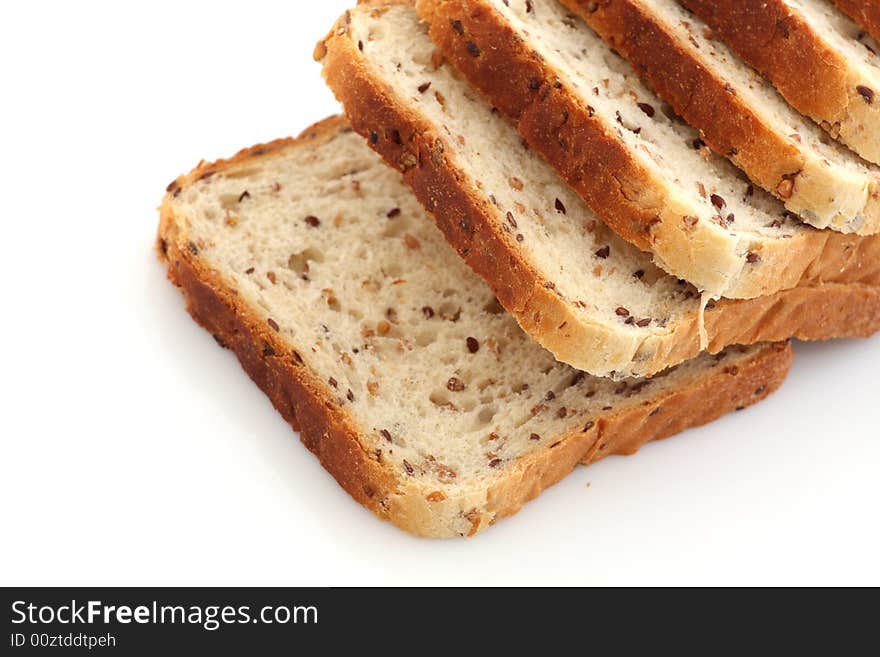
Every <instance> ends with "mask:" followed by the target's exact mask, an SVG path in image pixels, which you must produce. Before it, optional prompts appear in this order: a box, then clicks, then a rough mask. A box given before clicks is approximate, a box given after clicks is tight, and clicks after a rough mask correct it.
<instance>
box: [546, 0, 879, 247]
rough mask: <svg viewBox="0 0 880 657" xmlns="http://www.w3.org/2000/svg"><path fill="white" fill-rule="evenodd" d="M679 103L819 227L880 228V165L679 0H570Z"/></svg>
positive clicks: (678, 108) (715, 144) (710, 137)
mask: <svg viewBox="0 0 880 657" xmlns="http://www.w3.org/2000/svg"><path fill="white" fill-rule="evenodd" d="M563 4H565V5H566V6H567V7H568V8H569V9H570V10H571V11H572V12H574V13H575V14H577V15H578V16H579V17H580V18H582V19H583V20H584V21H585V22H586V23H587V24H588V25H589V26H590V27H592V28H593V29H594V30H595V31H596V32H597V33H598V34H599V35H600V36H601V37H602V38H603V39H604V40H605V41H606V42H607V43H608V44H609V45H610V46H611V47H612V48H614V50H615V51H616V52H618V53H620V54H621V55H623V56H624V57H626V58H627V59H628V60H629V61H630V63H631V64H632V65H633V67H634V68H635V70H636V71H638V72H639V73H640V74H641V75H642V77H643V78H645V79H646V80H647V82H648V83H649V84H650V85H651V87H652V88H653V89H654V90H655V91H657V93H658V94H659V95H660V96H661V97H662V98H663V100H665V101H667V102H668V103H669V104H670V105H671V108H672V110H674V112H675V113H677V114H678V115H681V116H682V117H683V118H684V119H685V120H686V121H687V122H688V123H690V124H691V125H693V126H694V127H695V128H697V129H699V131H700V136H701V138H702V139H703V140H704V141H705V142H706V143H707V144H708V145H709V146H710V147H711V148H712V149H713V150H714V151H715V152H716V153H719V154H721V155H726V156H727V157H729V158H730V160H731V161H732V162H733V163H734V164H736V165H737V166H738V167H739V168H740V169H742V170H743V171H744V172H745V173H746V174H747V175H748V176H749V178H750V179H751V180H752V182H754V183H755V184H757V185H759V186H760V187H762V188H763V189H766V190H767V191H769V192H771V193H772V194H773V195H774V196H776V197H777V198H778V199H780V200H781V201H782V202H783V203H784V205H785V207H786V208H787V209H788V210H790V211H791V212H794V213H795V214H797V215H799V216H800V218H801V219H802V220H804V221H805V222H807V223H809V224H810V225H812V226H815V227H816V228H832V229H834V230H838V231H841V232H845V233H853V232H854V233H858V234H862V235H868V234H873V233H877V232H880V167H877V166H876V165H871V164H869V163H867V162H865V161H864V160H862V159H861V158H860V157H858V156H857V155H855V154H854V153H853V152H852V151H850V150H849V149H848V148H846V147H844V146H842V145H840V144H838V143H837V142H835V141H833V140H832V139H831V138H830V136H829V135H828V134H827V133H826V132H824V131H823V130H822V129H821V128H819V126H817V125H816V124H815V123H814V122H813V121H811V120H810V119H807V118H806V117H804V116H803V115H801V114H799V113H798V112H796V111H795V110H793V109H792V108H791V106H789V105H788V103H786V102H785V99H784V98H782V96H780V95H779V93H778V92H777V91H776V90H775V89H774V88H773V86H772V85H771V84H770V83H769V82H767V80H765V79H764V78H763V77H762V76H761V75H759V74H758V73H757V72H756V71H755V70H754V69H752V68H751V67H750V66H748V65H747V64H745V63H744V62H743V61H742V60H741V59H739V58H738V57H737V56H736V55H735V54H734V53H733V52H732V51H731V50H730V49H729V48H727V46H725V45H724V44H723V43H722V42H721V41H720V40H718V39H715V38H713V36H712V34H711V30H709V29H708V27H707V25H706V24H705V23H703V22H702V21H701V20H700V19H699V18H698V17H696V16H694V15H693V14H692V13H690V12H688V11H687V10H686V9H684V8H683V7H682V6H681V5H680V4H679V3H678V2H676V0H615V1H614V2H610V3H606V2H598V3H597V2H593V1H592V0H563Z"/></svg>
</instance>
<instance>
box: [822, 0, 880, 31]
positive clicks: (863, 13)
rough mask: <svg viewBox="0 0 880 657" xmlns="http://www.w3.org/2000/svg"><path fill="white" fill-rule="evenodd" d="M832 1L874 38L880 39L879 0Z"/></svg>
mask: <svg viewBox="0 0 880 657" xmlns="http://www.w3.org/2000/svg"><path fill="white" fill-rule="evenodd" d="M833 2H834V4H836V5H837V6H838V7H839V8H840V9H841V10H843V11H844V12H846V13H847V14H848V15H849V17H850V18H852V19H853V20H854V21H856V22H857V23H859V24H860V25H861V26H862V27H863V28H865V29H866V30H867V31H868V33H869V34H870V35H871V36H872V37H874V39H880V2H877V0H833Z"/></svg>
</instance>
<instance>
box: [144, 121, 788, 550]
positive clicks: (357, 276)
mask: <svg viewBox="0 0 880 657" xmlns="http://www.w3.org/2000/svg"><path fill="white" fill-rule="evenodd" d="M158 250H159V253H160V256H161V257H162V259H163V260H164V261H165V262H166V263H167V266H168V274H169V277H170V278H171V280H172V281H173V282H174V283H176V284H177V285H178V286H180V288H181V289H182V291H183V293H184V296H185V297H186V300H187V305H188V308H189V311H190V313H191V314H192V315H193V317H194V318H195V319H196V321H198V322H199V323H200V324H201V325H202V326H204V327H205V328H206V329H207V330H208V331H210V332H211V333H212V334H213V335H214V337H215V338H216V340H217V342H218V343H220V344H221V345H222V346H226V347H229V348H230V349H232V350H233V351H234V352H235V353H236V354H237V355H238V358H239V360H240V361H241V364H242V366H243V367H244V369H245V370H246V371H247V373H248V374H249V375H250V376H251V377H252V378H253V379H254V381H255V382H256V383H257V384H258V385H259V386H260V387H261V388H262V389H263V390H264V391H265V393H266V394H267V395H268V396H269V397H270V398H271V400H272V402H273V403H274V405H275V406H276V408H277V409H278V411H279V412H280V413H281V414H282V415H283V416H284V417H285V419H286V420H287V421H288V422H290V423H291V424H292V425H293V426H294V428H295V429H297V430H300V431H301V437H302V440H303V442H304V443H305V445H306V446H307V447H308V448H309V449H310V450H312V451H313V452H314V453H315V454H316V455H317V456H318V458H319V459H320V461H321V463H322V464H323V465H324V467H325V468H327V470H328V471H329V472H330V473H331V474H332V475H333V476H334V477H335V478H336V479H337V481H338V482H339V483H340V485H341V486H342V487H343V488H344V489H345V490H346V491H348V493H350V494H351V495H352V497H354V498H355V499H356V500H357V501H358V502H360V503H361V504H363V505H365V506H366V507H368V508H369V509H371V510H372V511H374V512H375V513H376V514H378V515H379V516H380V517H382V518H385V519H388V520H390V521H392V522H394V523H395V524H396V525H398V526H400V527H402V528H403V529H405V530H407V531H410V532H413V533H415V534H418V535H422V536H456V535H467V536H471V535H473V534H475V533H477V532H479V531H482V530H484V529H486V528H487V527H488V526H489V525H491V524H492V523H494V522H495V521H497V520H499V519H500V518H503V517H505V516H507V515H510V514H512V513H515V512H516V511H517V510H518V509H519V508H520V507H521V506H522V505H523V504H524V503H525V502H526V501H528V500H530V499H532V498H534V497H535V496H537V495H538V494H539V493H540V492H541V490H542V489H543V488H546V487H547V486H550V485H551V484H553V483H555V482H556V481H558V480H559V479H561V478H562V477H564V476H565V475H566V474H568V473H569V472H570V471H571V470H572V469H573V468H574V467H575V466H576V465H577V464H578V463H590V462H593V461H595V460H597V459H599V458H601V457H603V456H606V455H609V454H630V453H633V452H634V451H636V450H637V449H638V447H639V446H640V445H642V444H643V443H645V442H646V441H649V440H654V439H658V438H663V437H665V436H668V435H671V434H673V433H676V432H678V431H681V430H683V429H685V428H686V427H689V426H694V425H697V424H701V423H703V422H707V421H709V420H712V419H713V418H716V417H718V416H720V415H722V414H723V413H726V412H728V411H730V410H733V409H735V408H741V407H744V406H747V405H749V404H752V403H753V402H756V401H758V400H760V399H762V398H764V397H765V396H766V395H768V394H769V393H770V392H772V391H773V390H774V389H775V388H776V387H777V386H778V385H779V384H780V383H781V382H782V380H783V378H784V376H785V374H786V371H787V369H788V366H789V363H790V359H791V351H790V348H789V347H788V346H786V345H785V344H779V345H771V346H767V345H762V346H756V347H751V348H732V349H730V350H728V351H725V352H723V353H722V354H719V355H718V356H703V357H701V358H699V359H697V360H695V361H692V362H689V363H687V364H685V365H683V366H681V367H679V368H676V369H674V370H671V371H669V372H667V373H664V374H663V375H662V376H658V377H655V378H654V379H651V380H632V381H627V382H614V381H611V380H609V379H598V378H594V377H590V376H587V375H585V374H583V373H580V372H577V371H575V370H573V369H571V368H569V367H567V366H564V365H561V364H558V363H557V362H555V361H554V359H553V358H552V356H551V355H550V354H549V353H548V352H546V351H544V350H543V349H541V348H540V347H538V346H537V345H535V344H534V343H533V342H532V341H531V340H530V339H529V338H528V337H527V336H526V335H525V334H524V333H523V332H522V331H521V330H520V329H519V328H518V327H517V325H516V322H515V321H514V320H513V319H512V318H511V317H509V316H508V315H506V314H505V313H504V312H503V311H502V310H501V308H500V307H499V306H498V304H497V303H496V301H495V298H494V296H493V295H492V292H491V291H490V290H489V288H488V287H487V286H486V285H485V284H484V283H483V282H482V281H481V280H480V279H479V278H478V277H476V276H474V275H473V274H472V273H471V272H470V271H469V270H468V268H467V267H466V266H465V264H464V263H463V262H462V261H461V260H460V259H459V258H458V256H457V255H456V254H455V252H454V251H453V250H452V249H451V248H450V247H449V246H448V245H447V244H446V242H445V241H444V239H443V237H442V235H441V234H440V232H439V231H438V230H437V229H436V227H435V226H434V225H433V223H432V222H430V221H429V220H428V219H426V218H425V216H424V212H423V210H422V208H421V207H420V206H419V204H418V202H417V201H416V200H415V198H414V197H413V196H412V194H411V193H410V192H409V190H407V189H406V187H405V186H404V185H403V184H402V182H401V180H400V176H399V174H398V173H397V172H395V171H394V170H392V169H391V168H389V167H386V166H385V165H384V164H383V163H382V162H381V160H380V159H379V158H378V156H376V155H375V154H374V153H372V152H371V151H370V150H369V149H368V148H367V147H366V146H365V145H364V142H363V140H362V139H361V138H360V137H359V136H357V135H355V134H353V133H352V131H351V130H350V129H349V128H348V127H347V126H346V124H345V123H344V122H343V121H342V120H341V119H338V118H337V119H330V120H328V121H325V122H324V123H322V124H319V125H317V126H314V127H313V128H310V129H309V130H307V131H306V132H305V133H304V134H303V136H302V137H301V138H300V139H298V140H281V141H278V142H274V143H272V144H268V145H265V146H259V147H254V148H251V149H248V150H246V151H242V152H241V153H240V154H238V155H237V156H235V157H234V158H232V159H230V160H227V161H221V162H217V163H214V164H201V165H200V166H199V167H197V168H196V169H195V170H194V171H193V172H192V173H190V174H189V175H187V176H183V177H181V178H178V179H177V180H175V181H174V182H172V183H171V185H170V186H169V187H168V193H167V195H166V197H165V199H164V201H163V203H162V207H161V225H160V229H159V238H158Z"/></svg>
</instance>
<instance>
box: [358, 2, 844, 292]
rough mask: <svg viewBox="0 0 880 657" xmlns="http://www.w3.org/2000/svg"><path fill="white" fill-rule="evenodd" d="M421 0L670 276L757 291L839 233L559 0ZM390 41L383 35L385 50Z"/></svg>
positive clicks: (713, 288)
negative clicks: (671, 100) (814, 218)
mask: <svg viewBox="0 0 880 657" xmlns="http://www.w3.org/2000/svg"><path fill="white" fill-rule="evenodd" d="M418 6H419V8H420V9H421V12H422V17H423V18H425V19H426V20H427V21H428V22H429V23H430V25H431V36H432V37H433V39H434V41H435V42H436V43H437V45H438V46H439V48H440V49H441V51H442V52H443V53H444V54H445V55H446V57H447V58H448V59H449V61H450V62H451V63H452V64H454V66H455V67H456V68H457V69H458V70H459V71H461V72H462V73H463V74H464V75H465V77H466V78H467V79H468V80H469V81H470V82H471V83H472V84H473V85H474V86H475V87H477V88H478V89H480V90H482V91H483V93H484V94H485V95H486V96H487V97H488V98H489V100H490V102H491V103H492V104H493V105H495V106H496V107H498V108H499V109H500V110H501V111H503V112H504V113H506V114H507V115H508V116H510V117H512V118H513V119H515V120H516V121H517V123H518V126H519V130H520V133H521V134H522V136H523V137H524V138H525V139H526V141H527V142H528V143H529V144H530V145H531V146H532V147H533V148H534V149H535V150H537V151H538V152H540V153H541V154H542V155H543V156H544V157H545V158H546V159H547V160H548V161H549V162H550V163H551V164H552V165H553V166H554V167H555V168H556V169H557V171H559V172H560V173H561V174H562V176H563V177H564V178H565V179H566V181H567V182H568V183H569V184H570V185H571V186H572V187H573V188H575V189H576V190H577V191H578V192H579V193H580V194H581V196H582V197H583V198H584V199H585V200H586V201H587V203H588V204H589V205H590V207H592V209H593V210H594V211H596V213H597V214H598V215H599V216H601V217H602V218H603V220H605V222H606V223H607V224H608V225H609V226H610V227H611V228H612V229H614V230H615V232H617V233H618V234H619V235H621V236H622V237H624V238H625V239H627V240H628V241H630V242H631V243H633V244H635V245H636V246H637V247H639V248H640V249H643V250H647V251H651V252H652V253H653V254H654V256H655V261H656V262H657V264H658V265H660V266H661V267H662V268H663V269H665V270H666V271H667V272H669V273H671V274H673V275H674V276H677V277H679V278H683V279H685V280H688V281H689V282H691V283H693V284H694V285H695V286H696V287H697V288H699V289H700V290H705V291H707V292H709V293H710V294H711V295H712V296H718V295H721V296H726V297H732V298H753V297H756V296H760V295H766V294H771V293H773V292H775V291H777V290H780V289H787V288H790V287H793V286H794V285H796V284H798V282H799V281H802V280H803V278H804V276H805V274H806V275H809V273H810V272H811V271H812V272H815V268H816V266H819V267H820V268H823V265H822V260H823V258H824V257H825V255H824V251H825V249H826V247H827V246H831V245H833V244H835V242H836V237H835V236H834V235H829V234H828V233H829V231H816V230H812V229H810V228H809V227H807V226H805V225H804V224H802V223H801V222H800V221H798V220H797V219H796V218H794V217H793V216H792V215H791V214H790V213H789V212H787V211H786V210H785V208H784V207H783V206H782V205H781V204H780V203H779V202H778V201H776V200H775V199H773V198H772V197H771V196H770V195H769V194H766V193H764V192H763V191H762V190H756V189H755V188H754V187H753V186H752V185H750V184H749V182H748V180H747V179H746V178H745V177H744V176H743V175H742V173H741V172H740V171H739V170H738V169H737V168H736V167H734V166H733V165H732V164H731V163H730V162H728V161H727V160H725V159H724V158H721V157H719V156H716V155H713V154H711V152H710V151H709V150H708V149H705V148H702V147H701V145H702V141H701V139H700V136H699V133H698V132H697V131H696V130H694V129H693V128H690V127H689V126H687V125H685V124H683V123H681V122H679V121H677V120H676V119H675V117H674V116H669V115H667V113H666V112H664V111H663V106H662V102H661V101H660V100H659V99H658V98H657V96H656V95H655V94H654V93H653V92H652V91H650V90H648V89H647V88H646V87H645V86H644V85H643V84H642V83H641V81H640V80H639V78H638V76H637V75H636V74H635V73H634V72H633V71H632V69H631V68H630V67H629V66H628V65H627V63H626V62H625V61H623V60H622V59H620V57H618V56H616V55H614V54H613V52H612V51H611V50H610V49H609V48H608V47H607V45H606V44H605V43H604V42H603V41H602V40H601V39H600V38H599V37H598V36H597V35H596V34H595V33H594V32H593V31H592V30H590V29H589V28H588V27H586V26H585V25H584V24H583V22H582V21H580V20H579V19H578V18H576V17H574V16H572V15H571V14H570V13H569V12H567V11H566V10H565V8H564V7H563V6H562V5H561V4H560V3H558V2H556V0H528V1H526V0H446V1H442V2H441V1H439V0H420V2H419V3H418ZM361 13H363V12H361ZM397 13H398V14H405V13H406V11H405V9H402V10H398V11H397ZM375 20H376V21H378V19H375ZM410 25H411V26H410V28H409V32H415V31H416V30H417V27H416V23H415V21H413V20H411V21H410ZM395 47H396V46H395V44H393V43H389V42H388V41H387V40H383V44H382V46H380V47H379V48H384V49H392V50H393V49H394V48H395ZM375 49H378V48H375ZM695 147H696V148H695ZM839 244H841V245H842V243H839ZM831 248H832V250H837V248H838V247H836V246H831Z"/></svg>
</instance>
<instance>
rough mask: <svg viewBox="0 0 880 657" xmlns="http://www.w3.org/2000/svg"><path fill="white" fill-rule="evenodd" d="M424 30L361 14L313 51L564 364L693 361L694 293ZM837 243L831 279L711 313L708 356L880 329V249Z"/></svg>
mask: <svg viewBox="0 0 880 657" xmlns="http://www.w3.org/2000/svg"><path fill="white" fill-rule="evenodd" d="M424 29H425V28H424V25H421V24H420V23H419V21H418V19H417V17H416V15H415V13H414V12H413V10H412V8H411V7H409V6H405V5H403V4H390V5H389V4H385V3H383V4H380V5H378V6H377V5H375V4H361V5H360V6H359V7H358V8H357V9H354V10H352V11H351V12H349V13H348V14H347V16H346V17H344V18H343V19H342V21H341V22H340V24H339V25H337V27H336V28H334V30H333V32H332V33H331V36H330V37H329V38H328V39H327V40H326V41H324V42H322V43H321V44H320V46H319V48H318V51H317V55H318V56H319V59H321V60H322V61H323V62H324V71H325V76H326V78H327V80H328V82H329V84H330V86H331V88H332V89H333V90H334V91H335V93H336V94H337V96H338V97H339V98H340V100H341V101H342V102H343V104H344V106H345V107H346V111H347V113H348V115H349V117H350V119H351V120H352V125H353V127H354V128H355V129H356V130H357V131H358V132H360V133H361V134H362V135H364V136H365V137H366V138H367V140H368V142H369V143H370V144H371V145H372V146H373V148H374V149H376V150H378V151H379V152H380V153H381V154H382V155H383V156H384V157H385V159H386V161H388V162H389V163H391V164H392V165H394V166H395V167H397V168H398V169H400V170H401V171H403V173H404V179H405V180H406V181H407V182H408V183H409V185H410V186H411V187H412V189H413V190H414V191H415V193H416V196H417V197H418V198H419V200H420V201H421V202H422V204H423V205H424V206H425V207H426V208H427V209H428V210H429V211H430V212H431V213H432V214H433V216H434V218H435V220H436V221H437V223H438V225H439V226H440V227H441V229H442V230H443V232H444V234H445V235H446V238H447V239H448V240H449V241H450V242H451V243H452V244H453V245H454V246H455V247H456V249H457V250H458V252H459V253H460V254H461V255H462V256H463V257H464V258H465V260H466V261H467V262H468V264H470V265H471V267H472V268H473V269H474V270H475V271H476V272H477V273H479V274H480V275H481V276H482V277H483V278H484V279H486V280H487V281H488V282H489V284H490V285H491V287H492V289H493V291H494V292H495V294H496V295H497V297H498V299H499V301H500V302H501V304H502V305H503V306H504V307H505V308H506V309H507V310H508V311H509V312H510V313H512V314H513V315H514V316H515V317H516V318H517V320H518V321H519V323H520V325H521V326H522V327H523V328H524V329H525V331H526V332H527V333H529V334H530V335H532V336H533V337H534V338H535V339H536V340H537V341H538V342H540V343H541V344H542V345H543V346H544V347H545V348H547V349H549V350H550V351H551V352H553V353H554V355H555V356H556V358H557V359H558V360H561V361H563V362H566V363H569V364H571V365H573V366H575V367H577V368H578V369H581V370H585V371H587V372H590V373H592V374H595V375H600V376H606V375H607V376H617V377H626V376H646V375H651V374H654V373H656V372H658V371H661V370H663V369H664V368H666V367H668V366H670V365H673V364H676V363H680V362H682V361H684V360H686V359H688V358H691V357H693V356H695V355H697V354H698V353H699V352H700V351H701V340H700V320H701V313H700V295H699V294H698V292H697V291H696V290H695V289H694V288H693V287H692V286H689V285H687V284H685V283H684V282H683V281H679V280H678V279H676V278H674V277H671V276H668V275H666V274H664V273H663V272H662V271H661V270H660V269H659V268H657V267H655V266H654V265H653V264H652V262H651V260H650V258H649V256H647V255H646V254H644V253H642V252H641V251H639V250H638V249H636V248H635V247H633V246H632V245H630V244H628V243H627V242H625V241H624V240H622V239H619V238H617V237H616V236H615V234H614V232H613V231H611V230H610V229H608V228H607V226H605V225H604V224H603V223H602V222H601V221H600V220H599V218H598V217H597V216H596V215H595V214H594V213H592V212H591V211H590V209H589V208H588V207H587V206H586V204H585V203H584V202H583V201H582V200H581V199H580V197H579V196H578V195H577V194H576V193H574V192H573V191H572V190H571V189H570V188H569V187H568V186H567V185H566V184H565V182H564V181H563V180H562V179H561V178H560V177H559V176H558V175H557V174H556V173H555V171H554V170H553V169H552V168H551V167H550V166H548V165H547V164H546V163H545V162H544V161H543V160H542V159H541V158H540V157H538V156H537V155H536V154H535V153H534V152H532V151H531V150H530V149H529V148H528V147H527V146H526V145H525V144H524V143H523V142H522V140H521V139H520V137H519V136H518V134H517V132H516V130H515V128H513V127H512V126H511V125H509V124H508V123H507V122H506V121H504V120H503V119H502V118H501V117H499V116H496V113H495V112H493V110H492V108H491V106H490V105H488V104H487V103H486V101H485V100H484V99H483V98H482V96H481V95H480V94H479V93H478V92H476V91H475V90H474V89H472V88H471V87H470V86H469V85H468V84H467V83H466V82H464V81H463V80H461V79H460V78H458V77H457V76H456V75H455V72H454V70H453V69H452V68H451V67H449V66H447V65H439V62H437V61H436V59H435V57H434V54H435V53H434V48H433V46H432V45H431V43H430V40H429V39H428V38H427V36H426V34H425V33H424ZM387 39H394V42H395V45H394V47H393V48H392V47H390V44H389V43H388V42H387ZM822 234H823V235H825V233H822ZM828 235H832V234H831V233H828ZM834 235H836V236H835V237H834V239H833V241H829V244H833V245H834V246H829V248H828V249H827V251H826V253H825V256H824V257H823V259H822V262H823V263H824V267H825V268H824V269H821V270H819V269H817V270H815V271H811V272H810V275H809V276H808V277H807V278H808V279H809V280H812V281H821V282H822V284H821V285H807V284H805V285H804V286H801V287H798V288H795V289H792V290H788V291H785V292H780V293H777V294H775V295H769V296H764V297H760V298H757V299H754V300H749V301H731V300H721V301H719V302H717V303H712V304H709V306H708V309H707V312H706V313H705V330H706V338H707V346H708V348H709V349H710V350H711V351H713V352H716V351H720V350H721V349H723V348H724V347H725V346H726V345H729V344H741V343H752V342H757V341H775V340H780V339H786V338H788V337H792V336H798V337H802V338H807V339H820V338H829V337H834V336H840V335H865V334H870V333H872V332H874V331H876V330H877V329H878V327H880V307H878V288H877V285H878V283H880V258H878V256H880V250H878V249H880V240H877V239H865V238H858V237H854V236H842V235H837V234H834ZM826 281H827V282H826ZM835 281H837V283H835Z"/></svg>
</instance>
